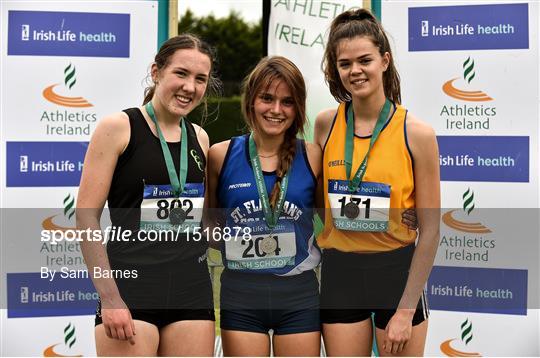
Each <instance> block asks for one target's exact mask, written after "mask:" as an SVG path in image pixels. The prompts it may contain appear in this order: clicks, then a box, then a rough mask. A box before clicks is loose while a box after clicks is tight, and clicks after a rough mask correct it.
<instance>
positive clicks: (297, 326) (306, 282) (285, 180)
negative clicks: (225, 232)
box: [208, 56, 321, 356]
mask: <svg viewBox="0 0 540 358" xmlns="http://www.w3.org/2000/svg"><path fill="white" fill-rule="evenodd" d="M242 93H243V95H242V111H243V114H244V119H245V121H246V123H247V125H248V126H249V128H250V129H251V132H250V133H249V134H247V135H244V136H241V137H235V138H232V139H231V140H228V141H225V142H221V143H218V144H215V145H213V146H212V148H210V151H209V164H208V183H209V198H208V201H209V207H210V210H217V209H219V210H222V211H223V212H224V219H223V220H224V223H223V227H226V228H230V229H233V230H234V228H235V227H241V228H246V227H248V228H249V230H250V232H251V234H250V237H247V238H245V240H244V239H242V235H240V236H239V237H238V238H237V239H235V238H232V239H231V238H229V239H228V240H227V239H225V238H224V239H223V241H222V242H221V245H222V246H221V250H222V257H223V262H224V265H225V269H224V272H223V274H222V276H221V336H222V341H223V351H224V354H225V355H226V356H268V355H269V354H270V344H271V342H270V336H269V331H270V330H273V336H272V337H273V341H272V344H273V352H274V355H276V356H298V355H300V356H316V355H319V352H320V321H319V294H318V290H319V286H318V281H317V278H316V276H315V272H314V270H313V269H314V268H315V267H316V266H317V265H318V263H319V260H320V251H319V249H318V247H317V246H316V244H315V239H314V235H313V222H312V220H313V210H314V209H313V208H314V207H315V193H316V189H317V186H318V183H319V181H320V179H321V151H320V149H319V147H318V146H317V145H314V144H311V143H306V142H304V141H303V140H301V139H297V135H298V134H302V133H303V130H304V125H305V124H306V112H305V111H306V110H305V100H306V88H305V83H304V80H303V78H302V75H301V73H300V71H299V70H298V68H297V67H296V66H295V65H294V64H293V63H292V62H291V61H289V60H287V59H286V58H284V57H279V56H276V57H267V58H263V59H262V60H261V61H260V62H259V64H258V65H257V66H256V67H255V69H254V70H253V71H252V72H251V73H250V74H249V75H248V76H247V78H246V79H245V81H244V84H243V91H242ZM233 235H234V234H233Z"/></svg>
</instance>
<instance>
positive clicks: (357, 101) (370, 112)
mask: <svg viewBox="0 0 540 358" xmlns="http://www.w3.org/2000/svg"><path fill="white" fill-rule="evenodd" d="M385 101H386V97H385V96H384V93H382V94H378V95H375V96H370V97H367V98H355V97H353V99H352V104H353V110H354V119H355V121H361V122H372V121H377V119H378V118H379V113H380V112H381V109H382V107H383V106H384V102H385Z"/></svg>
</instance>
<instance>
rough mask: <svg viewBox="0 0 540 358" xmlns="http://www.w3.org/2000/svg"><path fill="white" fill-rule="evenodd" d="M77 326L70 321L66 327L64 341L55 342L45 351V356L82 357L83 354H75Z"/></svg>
mask: <svg viewBox="0 0 540 358" xmlns="http://www.w3.org/2000/svg"><path fill="white" fill-rule="evenodd" d="M75 333H76V332H75V326H74V325H73V324H71V323H69V324H68V325H67V326H66V327H65V328H64V343H55V344H53V345H50V346H48V347H47V348H45V350H44V351H43V356H44V357H82V355H81V354H75V355H74V354H73V353H71V352H72V351H74V348H73V346H74V345H75V343H76V342H77V337H76V335H75Z"/></svg>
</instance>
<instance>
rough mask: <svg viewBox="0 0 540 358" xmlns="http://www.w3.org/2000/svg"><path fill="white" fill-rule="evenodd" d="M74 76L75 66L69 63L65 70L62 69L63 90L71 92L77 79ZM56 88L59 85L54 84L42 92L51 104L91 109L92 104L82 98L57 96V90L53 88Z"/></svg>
mask: <svg viewBox="0 0 540 358" xmlns="http://www.w3.org/2000/svg"><path fill="white" fill-rule="evenodd" d="M75 75H76V69H75V66H73V65H72V64H71V63H70V64H69V65H68V66H67V67H66V68H64V86H63V89H64V90H67V91H71V90H72V89H73V87H74V86H75V84H76V83H77V78H76V76H75ZM58 86H60V83H55V84H53V85H50V86H47V87H46V88H45V89H44V90H43V97H45V99H46V100H47V101H49V102H51V103H54V104H58V105H60V106H64V107H74V108H84V107H92V104H91V103H90V102H88V101H87V100H86V99H85V98H83V97H80V96H63V95H60V94H58V93H57V92H58V88H57V89H56V91H55V88H56V87H58Z"/></svg>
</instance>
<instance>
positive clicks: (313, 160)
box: [306, 143, 324, 221]
mask: <svg viewBox="0 0 540 358" xmlns="http://www.w3.org/2000/svg"><path fill="white" fill-rule="evenodd" d="M306 152H307V157H308V160H309V166H310V167H311V170H313V174H314V175H315V178H316V180H317V186H316V188H315V201H314V202H315V208H314V209H315V210H314V212H313V214H318V215H319V217H320V218H321V219H322V220H323V221H324V216H323V214H324V197H323V186H322V185H323V182H322V176H323V173H322V151H321V147H319V145H318V144H314V143H306Z"/></svg>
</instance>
